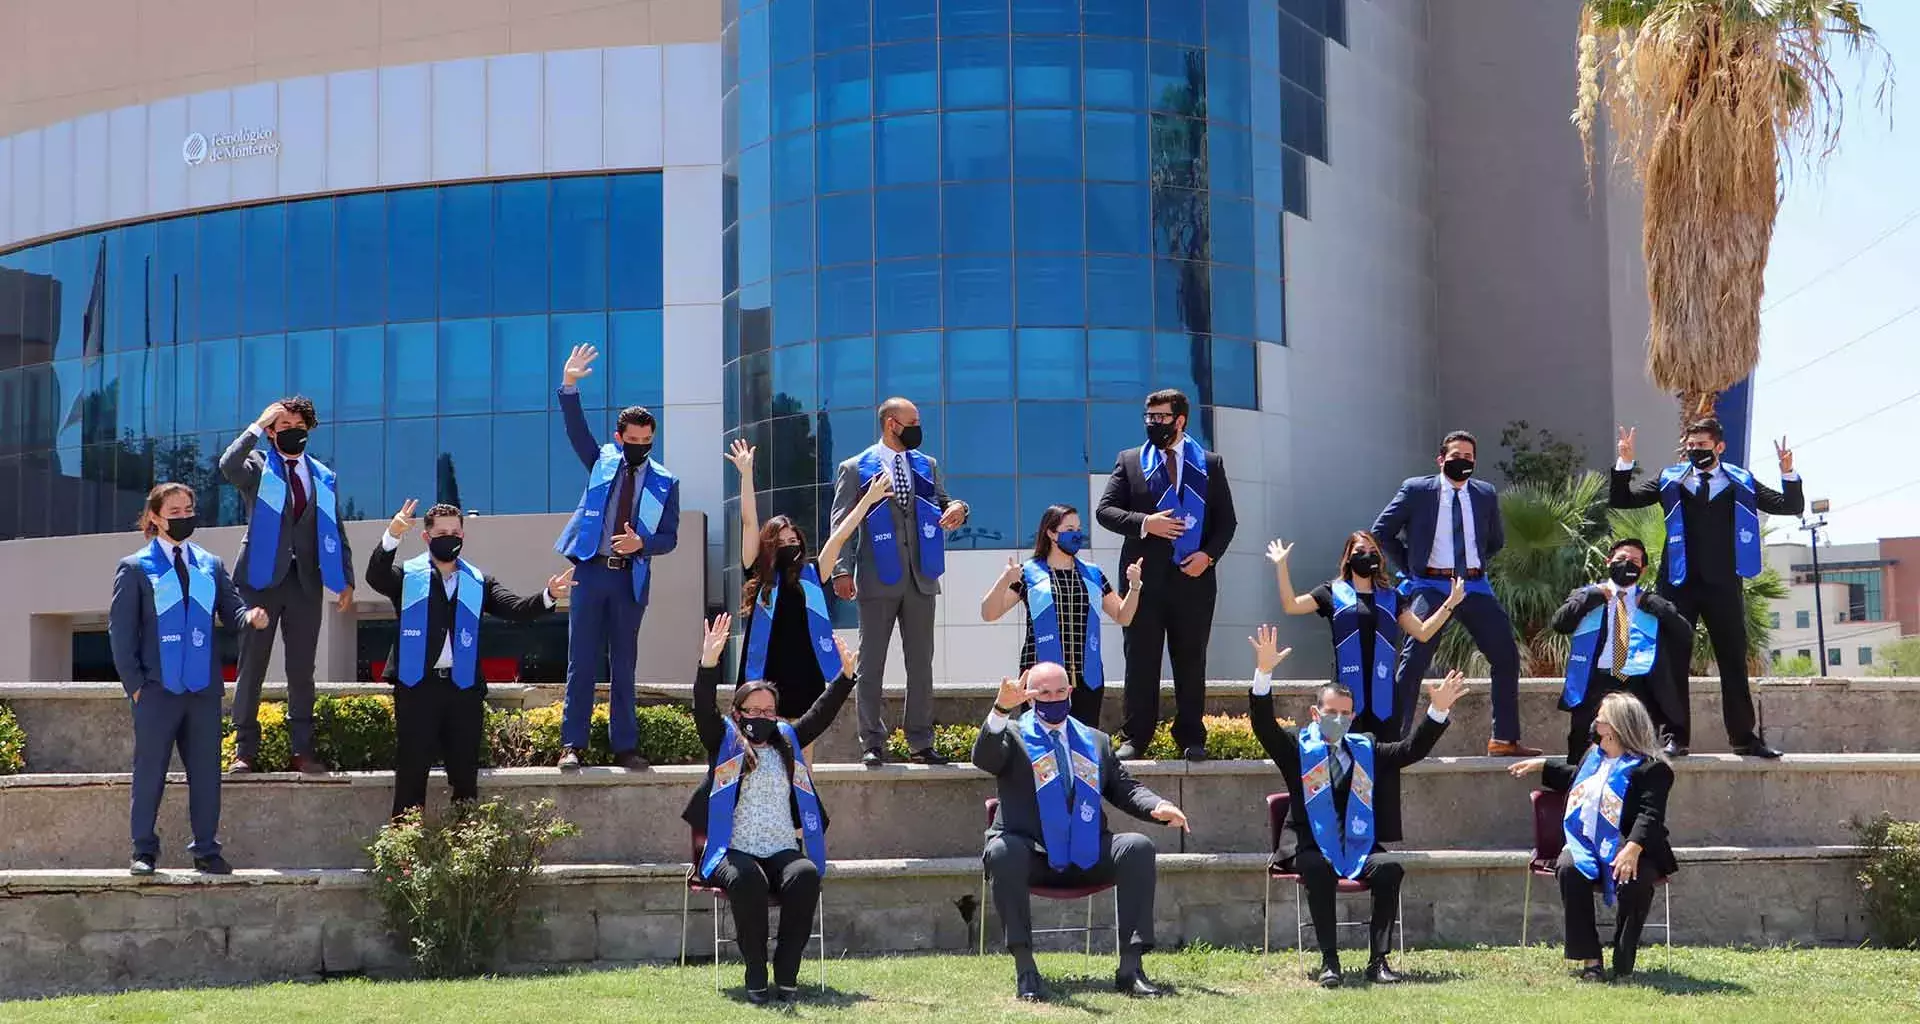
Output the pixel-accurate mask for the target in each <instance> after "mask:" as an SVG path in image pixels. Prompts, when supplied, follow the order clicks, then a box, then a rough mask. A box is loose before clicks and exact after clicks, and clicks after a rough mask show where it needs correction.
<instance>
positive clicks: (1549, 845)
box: [1520, 789, 1673, 946]
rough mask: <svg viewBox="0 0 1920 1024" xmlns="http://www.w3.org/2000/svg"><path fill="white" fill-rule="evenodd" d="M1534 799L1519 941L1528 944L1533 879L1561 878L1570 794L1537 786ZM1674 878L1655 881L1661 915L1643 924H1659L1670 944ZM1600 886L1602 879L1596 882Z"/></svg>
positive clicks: (1650, 926)
mask: <svg viewBox="0 0 1920 1024" xmlns="http://www.w3.org/2000/svg"><path fill="white" fill-rule="evenodd" d="M1532 799H1533V854H1532V856H1530V857H1528V858H1527V887H1526V892H1525V894H1524V895H1522V896H1521V898H1520V900H1521V902H1520V944H1521V945H1522V946H1524V945H1526V944H1527V925H1528V924H1529V923H1530V922H1531V920H1532V918H1533V879H1534V877H1535V876H1539V877H1541V878H1550V879H1556V880H1557V879H1558V878H1559V873H1558V872H1557V871H1556V870H1555V869H1556V868H1557V867H1558V865H1559V863H1560V851H1561V850H1562V849H1564V848H1565V847H1566V845H1567V832H1566V817H1567V795H1566V794H1565V793H1556V792H1554V791H1552V790H1550V789H1536V790H1534V791H1533V793H1532ZM1669 881H1671V879H1669V878H1666V877H1662V878H1661V879H1660V880H1659V881H1656V882H1654V883H1653V884H1654V885H1656V886H1659V888H1660V902H1661V905H1662V908H1663V909H1662V911H1661V913H1662V919H1661V920H1659V921H1648V922H1647V923H1646V924H1645V925H1644V926H1643V927H1645V928H1656V929H1659V931H1660V932H1661V933H1662V934H1663V935H1665V936H1666V939H1667V945H1668V946H1672V945H1673V888H1672V887H1671V886H1669V885H1668V884H1667V883H1668V882H1669ZM1593 887H1594V888H1595V889H1596V890H1597V889H1599V888H1600V883H1599V882H1595V883H1593Z"/></svg>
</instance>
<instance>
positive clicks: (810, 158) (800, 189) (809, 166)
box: [740, 131, 814, 203]
mask: <svg viewBox="0 0 1920 1024" xmlns="http://www.w3.org/2000/svg"><path fill="white" fill-rule="evenodd" d="M768 148H769V147H767V146H762V147H760V148H759V149H755V150H750V151H749V152H748V153H746V154H743V155H742V156H741V157H740V165H741V168H742V173H741V178H742V180H743V181H744V180H745V179H746V177H747V174H746V172H745V168H746V167H747V165H748V164H749V162H750V159H751V157H752V156H753V154H757V153H762V152H765V151H766V150H767V149H768ZM771 149H772V152H773V172H772V173H773V201H774V202H776V203H791V202H794V201H795V200H799V199H809V198H811V197H812V196H813V164H814V153H813V133H812V132H807V131H803V132H797V133H795V134H793V135H789V136H787V137H786V138H784V139H776V140H775V141H774V142H773V143H772V144H771Z"/></svg>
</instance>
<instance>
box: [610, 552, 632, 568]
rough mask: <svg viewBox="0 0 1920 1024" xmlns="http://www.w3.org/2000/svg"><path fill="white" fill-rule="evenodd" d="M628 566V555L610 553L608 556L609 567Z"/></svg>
mask: <svg viewBox="0 0 1920 1024" xmlns="http://www.w3.org/2000/svg"><path fill="white" fill-rule="evenodd" d="M626 567H627V556H625V555H608V556H607V568H609V569H625V568H626Z"/></svg>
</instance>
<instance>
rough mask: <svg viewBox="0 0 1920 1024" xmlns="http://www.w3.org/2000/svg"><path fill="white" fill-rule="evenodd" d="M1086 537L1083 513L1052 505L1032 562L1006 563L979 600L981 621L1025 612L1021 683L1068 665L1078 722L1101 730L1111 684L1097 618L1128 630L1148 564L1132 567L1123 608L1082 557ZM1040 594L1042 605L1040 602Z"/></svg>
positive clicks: (1103, 576) (1097, 571)
mask: <svg viewBox="0 0 1920 1024" xmlns="http://www.w3.org/2000/svg"><path fill="white" fill-rule="evenodd" d="M1086 543H1087V535H1086V532H1085V531H1084V530H1083V529H1082V528H1081V526H1080V512H1079V511H1078V510H1077V509H1075V508H1074V507H1073V506H1071V505H1049V506H1047V510H1046V511H1045V512H1043V513H1041V514H1040V528H1039V529H1038V530H1037V531H1035V533H1034V541H1033V557H1032V558H1031V559H1029V560H1027V561H1025V562H1021V561H1018V560H1016V559H1012V558H1009V559H1007V569H1006V571H1005V572H1003V573H1001V574H1000V578H999V579H997V580H994V581H993V586H992V587H990V588H988V590H987V596H985V597H983V598H981V599H980V618H982V619H984V620H985V621H987V622H998V621H999V620H1000V617H1001V616H1002V615H1005V614H1007V612H1008V610H1009V609H1011V608H1012V607H1013V606H1014V605H1015V604H1017V603H1022V602H1024V603H1025V604H1026V606H1027V639H1026V642H1025V643H1024V644H1022V645H1021V647H1020V675H1021V676H1022V677H1024V676H1025V675H1026V674H1027V670H1028V669H1030V668H1032V667H1033V666H1034V665H1036V664H1039V663H1040V662H1043V661H1050V662H1053V663H1054V664H1057V665H1063V666H1065V667H1066V670H1067V678H1068V679H1069V680H1071V681H1072V682H1073V696H1072V698H1071V700H1072V708H1073V717H1074V720H1076V721H1078V722H1079V723H1080V724H1081V725H1084V726H1087V727H1088V728H1091V729H1098V728H1100V698H1101V695H1102V694H1103V693H1105V690H1104V689H1103V687H1104V685H1105V682H1106V679H1105V674H1104V672H1103V671H1102V668H1101V664H1100V617H1101V616H1102V615H1105V616H1106V617H1107V618H1109V619H1112V620H1113V621H1114V623H1116V624H1117V625H1121V626H1126V625H1128V624H1130V623H1132V622H1133V613H1134V610H1135V609H1137V608H1139V607H1140V589H1141V588H1140V570H1141V565H1142V563H1143V561H1144V560H1143V559H1138V558H1136V559H1134V562H1133V564H1132V565H1130V566H1128V567H1127V597H1126V600H1124V601H1123V600H1121V599H1120V595H1118V594H1116V593H1114V592H1113V585H1112V584H1111V583H1108V582H1107V577H1106V574H1105V573H1103V572H1101V571H1100V567H1099V566H1097V565H1095V564H1093V563H1092V562H1088V561H1083V560H1081V558H1080V557H1079V555H1080V549H1081V548H1082V547H1084V546H1086ZM1035 592H1038V593H1039V594H1040V595H1041V596H1042V597H1043V598H1044V599H1043V600H1036V599H1035V596H1034V595H1035Z"/></svg>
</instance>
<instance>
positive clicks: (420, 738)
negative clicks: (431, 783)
mask: <svg viewBox="0 0 1920 1024" xmlns="http://www.w3.org/2000/svg"><path fill="white" fill-rule="evenodd" d="M486 719H487V691H486V688H485V687H482V686H474V687H472V688H470V689H465V690H462V689H460V688H459V687H457V686H455V685H453V680H452V679H451V678H449V677H447V676H445V675H442V674H441V673H440V672H439V671H437V670H434V669H428V670H427V674H426V677H425V678H423V679H421V680H420V683H419V685H417V686H405V685H396V686H394V688H393V731H394V738H395V744H394V751H393V814H394V817H396V818H397V817H399V816H400V815H401V814H403V813H405V812H406V811H407V809H408V808H412V807H425V806H426V805H427V772H428V771H429V770H430V769H432V767H433V763H434V761H435V760H440V761H441V763H443V764H445V765H446V769H447V785H449V786H451V787H453V798H454V799H455V800H472V799H475V798H476V797H478V796H479V795H480V783H479V778H480V739H481V733H482V732H483V731H484V730H485V726H486Z"/></svg>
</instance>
